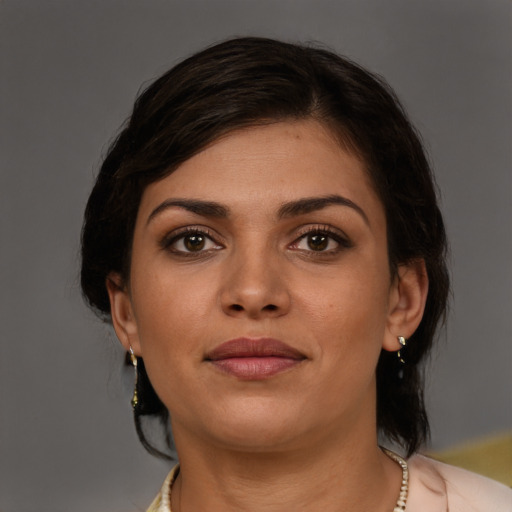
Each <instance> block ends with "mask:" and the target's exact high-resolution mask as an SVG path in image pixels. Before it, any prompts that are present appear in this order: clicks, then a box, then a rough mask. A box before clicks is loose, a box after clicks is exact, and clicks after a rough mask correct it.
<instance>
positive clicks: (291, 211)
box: [146, 194, 370, 226]
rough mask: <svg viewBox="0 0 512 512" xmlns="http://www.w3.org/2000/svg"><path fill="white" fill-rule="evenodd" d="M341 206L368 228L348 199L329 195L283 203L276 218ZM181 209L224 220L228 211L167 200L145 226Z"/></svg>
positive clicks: (196, 202)
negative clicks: (158, 217)
mask: <svg viewBox="0 0 512 512" xmlns="http://www.w3.org/2000/svg"><path fill="white" fill-rule="evenodd" d="M333 205H341V206H347V207H349V208H352V209H353V210H355V211H356V212H357V213H358V214H359V215H360V216H361V217H362V218H363V220H364V221H365V223H366V224H367V225H368V226H369V225H370V221H369V220H368V216H367V215H366V213H365V212H364V210H363V209H362V208H361V207H360V206H359V205H357V204H356V203H354V201H351V200H350V199H348V198H346V197H343V196H339V195H335V194H334V195H329V196H324V197H305V198H303V199H298V200H296V201H290V202H287V203H283V204H282V205H281V206H280V207H279V210H278V213H277V216H278V218H279V219H283V218H289V217H298V216H299V215H305V214H307V213H311V212H314V211H317V210H322V209H323V208H327V207H328V206H333ZM173 207H177V208H183V209H184V210H187V211H189V212H192V213H195V214H197V215H201V216H203V217H215V218H220V219H225V218H227V217H228V216H229V213H230V210H229V208H227V207H226V206H224V205H222V204H220V203H217V202H214V201H203V200H201V199H167V200H165V201H164V202H163V203H160V204H159V205H158V206H157V207H156V208H155V209H154V210H153V211H152V212H151V213H150V214H149V217H148V220H147V221H146V225H147V224H149V223H150V222H151V221H152V220H153V219H154V218H155V217H156V216H157V215H159V214H160V213H162V212H163V211H165V210H167V209H169V208H173Z"/></svg>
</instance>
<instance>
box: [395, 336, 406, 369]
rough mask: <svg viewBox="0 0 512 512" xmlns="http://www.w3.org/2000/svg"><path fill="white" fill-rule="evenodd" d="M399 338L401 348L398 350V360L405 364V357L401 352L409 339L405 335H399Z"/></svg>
mask: <svg viewBox="0 0 512 512" xmlns="http://www.w3.org/2000/svg"><path fill="white" fill-rule="evenodd" d="M397 338H398V343H400V349H399V350H398V353H397V356H398V360H399V361H400V362H401V363H402V364H405V361H404V358H403V356H402V354H400V352H401V350H402V349H403V348H405V346H406V345H407V340H406V339H405V338H404V337H403V336H397Z"/></svg>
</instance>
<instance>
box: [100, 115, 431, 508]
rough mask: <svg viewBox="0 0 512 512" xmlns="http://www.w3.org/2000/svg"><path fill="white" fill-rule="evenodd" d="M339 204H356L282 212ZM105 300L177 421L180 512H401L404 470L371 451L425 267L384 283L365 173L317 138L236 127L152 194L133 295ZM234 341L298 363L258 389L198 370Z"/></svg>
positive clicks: (135, 260) (114, 286) (113, 281)
mask: <svg viewBox="0 0 512 512" xmlns="http://www.w3.org/2000/svg"><path fill="white" fill-rule="evenodd" d="M332 195H336V196H338V197H342V198H344V199H347V200H348V202H347V204H327V205H326V204H323V203H322V204H320V203H319V204H320V206H318V207H317V208H315V209H313V211H308V212H305V211H301V212H297V211H291V210H293V209H292V208H288V211H287V212H285V213H286V214H285V215H283V205H284V204H290V203H295V204H296V203H297V201H301V200H303V199H305V198H312V197H314V198H326V197H329V196H332ZM190 200H195V201H208V202H215V203H217V204H218V205H220V206H221V207H222V208H223V209H224V210H225V211H224V212H219V211H218V210H217V211H209V212H207V211H204V208H203V210H202V211H201V212H197V211H196V212H193V211H190V207H183V204H185V203H183V201H190ZM176 201H179V202H181V204H182V206H179V205H176V204H174V205H171V204H170V202H174V203H176ZM187 204H188V203H187ZM295 210H297V208H295ZM212 213H214V214H215V215H212ZM219 213H223V215H220V216H219V215H218V214H219ZM280 214H281V215H280ZM187 230H188V231H187ZM190 230H192V233H191V232H190ZM198 231H200V232H201V233H202V234H201V233H198ZM187 233H188V234H187ZM198 234H199V236H200V238H199V239H197V238H191V236H192V237H194V236H196V237H197V235H198ZM201 237H203V238H201ZM315 237H316V238H315ZM318 237H320V238H318ZM322 237H324V238H322ZM319 240H320V241H321V243H319ZM194 242H195V243H196V245H194V244H193V243H194ZM191 248H192V250H191ZM107 287H108V290H109V294H110V299H111V305H112V318H113V323H114V327H115V329H116V332H117V335H118V337H119V339H120V341H121V342H122V344H123V345H124V347H125V348H126V349H128V348H129V347H132V348H133V350H134V352H135V354H137V355H139V356H142V357H143V358H144V362H145V365H146V369H147V371H148V374H149V377H150V379H151V382H152V384H153V386H154V388H155V390H156V391H157V393H158V395H159V396H160V398H161V399H162V401H163V402H164V404H165V405H166V406H167V408H168V409H169V411H170V414H171V418H172V429H173V433H174V436H175V441H176V446H177V450H178V454H179V459H180V464H181V472H180V476H179V477H178V480H177V482H176V483H175V485H174V487H173V494H172V507H173V510H174V511H175V512H187V511H191V510H208V511H217V510H219V511H221V510H222V511H224V512H226V511H231V510H233V511H234V510H236V511H241V510H243V511H253V510H254V511H256V510H267V511H274V510H276V511H277V510H283V509H285V510H297V511H302V510H304V511H306V510H308V511H310V510H323V511H327V512H328V511H341V510H349V509H354V510H355V509H357V510H361V511H363V510H368V511H370V510H371V511H374V512H375V511H376V512H378V511H383V512H385V511H388V512H389V511H390V510H392V509H393V506H394V504H395V502H396V499H397V496H398V493H399V487H400V480H401V470H400V469H399V468H398V466H397V465H396V463H394V462H392V461H390V459H388V458H387V457H386V456H385V455H384V454H383V453H382V452H381V451H380V449H379V448H378V444H377V431H376V413H375V410H376V381H375V368H376V365H377V361H378V357H379V354H380V352H381V350H382V349H385V350H393V351H396V350H398V349H399V345H398V342H397V336H399V335H400V336H405V337H409V336H410V335H411V334H412V333H413V332H414V330H415V329H416V327H417V326H418V324H419V322H420V320H421V316H422V313H423V309H424V305H425V299H426V294H427V288H428V282H427V278H426V275H425V270H424V265H423V263H422V262H415V263H411V264H409V265H403V266H400V267H399V269H398V275H396V276H391V275H390V269H389V262H388V257H387V237H386V218H385V212H384V209H383V206H382V203H381V202H380V200H379V198H378V196H377V195H376V193H375V191H374V189H373V186H372V183H371V181H370V179H369V177H368V175H367V173H366V171H365V164H364V162H362V161H361V160H360V159H359V158H358V157H357V156H355V155H354V154H351V153H350V152H348V151H347V150H346V149H344V148H343V147H341V146H340V144H339V142H338V141H336V139H335V138H334V137H333V136H331V134H330V132H329V131H328V130H327V129H324V127H323V126H322V125H320V124H319V123H317V122H316V121H313V120H306V121H297V122H280V123H275V124H271V125H268V126H263V127H254V128H248V129H244V130H240V131H236V132H233V133H231V134H229V135H227V136H225V137H223V138H222V139H220V140H218V141H217V142H215V143H214V144H212V145H210V146H209V147H208V148H206V149H205V150H203V151H202V152H200V153H198V154H197V155H195V156H194V157H192V158H191V159H189V160H188V161H186V162H185V163H183V164H182V165H181V166H180V167H179V168H178V169H177V170H176V171H175V172H173V173H172V174H170V175H169V176H167V177H166V178H164V179H162V180H160V181H158V182H156V183H153V184H151V185H149V186H148V187H147V189H146V190H145V191H144V193H143V197H142V200H141V204H140V208H139V212H138V217H137V221H136V226H135V231H134V239H133V253H132V262H131V271H130V276H129V282H123V280H122V279H121V277H120V276H119V275H116V274H112V275H111V276H110V277H109V279H108V280H107ZM240 336H246V337H250V338H252V339H257V338H260V337H272V338H275V339H278V340H281V341H283V342H284V343H286V344H287V345H289V346H291V347H293V348H294V349H295V350H297V351H299V352H300V353H301V354H302V356H303V359H302V360H301V362H300V363H299V364H296V365H293V366H292V367H291V368H289V369H287V370H286V371H283V372H279V373H277V374H276V375H273V376H271V377H269V378H265V379H261V380H244V379H239V378H238V377H236V376H234V375H231V374H228V373H225V372H223V371H220V370H219V369H218V368H217V367H215V366H214V365H212V364H211V363H210V362H209V361H207V360H205V355H206V354H207V353H208V352H209V351H211V350H212V349H214V348H215V347H217V346H219V345H220V344H221V343H223V342H225V341H228V340H231V339H234V338H238V337H240ZM263 507H265V508H263ZM351 507H353V508H351Z"/></svg>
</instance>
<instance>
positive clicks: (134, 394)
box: [130, 347, 139, 409]
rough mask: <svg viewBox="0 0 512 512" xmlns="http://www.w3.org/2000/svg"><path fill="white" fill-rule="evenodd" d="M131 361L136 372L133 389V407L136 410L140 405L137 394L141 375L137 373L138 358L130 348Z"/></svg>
mask: <svg viewBox="0 0 512 512" xmlns="http://www.w3.org/2000/svg"><path fill="white" fill-rule="evenodd" d="M130 361H131V362H132V365H133V369H134V370H135V386H134V388H133V397H132V407H133V408H134V409H135V408H136V407H137V405H139V395H138V394H137V384H138V381H139V374H138V373H137V356H136V355H135V354H134V353H133V349H132V347H130Z"/></svg>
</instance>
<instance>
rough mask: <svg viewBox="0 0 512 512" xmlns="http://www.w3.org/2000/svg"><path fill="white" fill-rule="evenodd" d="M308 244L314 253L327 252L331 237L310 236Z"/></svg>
mask: <svg viewBox="0 0 512 512" xmlns="http://www.w3.org/2000/svg"><path fill="white" fill-rule="evenodd" d="M307 244H308V247H309V248H310V249H311V250H312V251H325V249H327V246H328V245H329V237H328V236H326V235H323V234H315V235H308V237H307Z"/></svg>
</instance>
